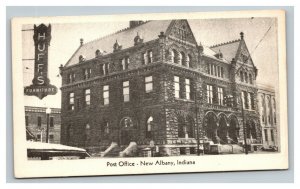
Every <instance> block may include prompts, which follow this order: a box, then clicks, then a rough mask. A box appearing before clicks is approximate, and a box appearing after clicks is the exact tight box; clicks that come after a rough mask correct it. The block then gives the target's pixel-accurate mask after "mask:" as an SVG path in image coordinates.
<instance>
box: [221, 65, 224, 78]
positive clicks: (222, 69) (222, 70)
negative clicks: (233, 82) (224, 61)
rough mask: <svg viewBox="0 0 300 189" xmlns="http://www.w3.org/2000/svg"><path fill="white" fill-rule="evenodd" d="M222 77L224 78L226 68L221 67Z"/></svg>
mask: <svg viewBox="0 0 300 189" xmlns="http://www.w3.org/2000/svg"><path fill="white" fill-rule="evenodd" d="M221 77H222V78H224V68H223V67H221Z"/></svg>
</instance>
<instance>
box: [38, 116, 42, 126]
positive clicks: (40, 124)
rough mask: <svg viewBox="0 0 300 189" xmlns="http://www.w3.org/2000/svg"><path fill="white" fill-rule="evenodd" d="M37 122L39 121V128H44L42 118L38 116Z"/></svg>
mask: <svg viewBox="0 0 300 189" xmlns="http://www.w3.org/2000/svg"><path fill="white" fill-rule="evenodd" d="M37 121H38V127H41V126H42V117H41V116H38V118H37Z"/></svg>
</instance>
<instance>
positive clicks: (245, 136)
mask: <svg viewBox="0 0 300 189" xmlns="http://www.w3.org/2000/svg"><path fill="white" fill-rule="evenodd" d="M242 92H243V91H242ZM239 97H240V98H241V103H242V118H243V132H244V144H245V154H246V155H247V154H248V145H247V132H246V127H245V118H244V117H245V116H244V101H243V98H242V97H241V96H240V95H239Z"/></svg>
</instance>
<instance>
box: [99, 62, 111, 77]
mask: <svg viewBox="0 0 300 189" xmlns="http://www.w3.org/2000/svg"><path fill="white" fill-rule="evenodd" d="M100 69H101V75H107V74H108V73H109V64H108V63H105V64H102V65H101V67H100Z"/></svg>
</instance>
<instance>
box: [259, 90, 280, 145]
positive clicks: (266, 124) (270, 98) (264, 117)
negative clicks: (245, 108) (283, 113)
mask: <svg viewBox="0 0 300 189" xmlns="http://www.w3.org/2000/svg"><path fill="white" fill-rule="evenodd" d="M258 99H259V100H258V107H259V113H260V124H261V127H262V139H263V147H264V148H269V147H271V146H276V147H278V138H277V131H278V130H277V125H278V121H279V120H278V118H277V117H278V116H277V111H276V99H275V91H274V89H273V88H271V87H268V86H259V88H258Z"/></svg>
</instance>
